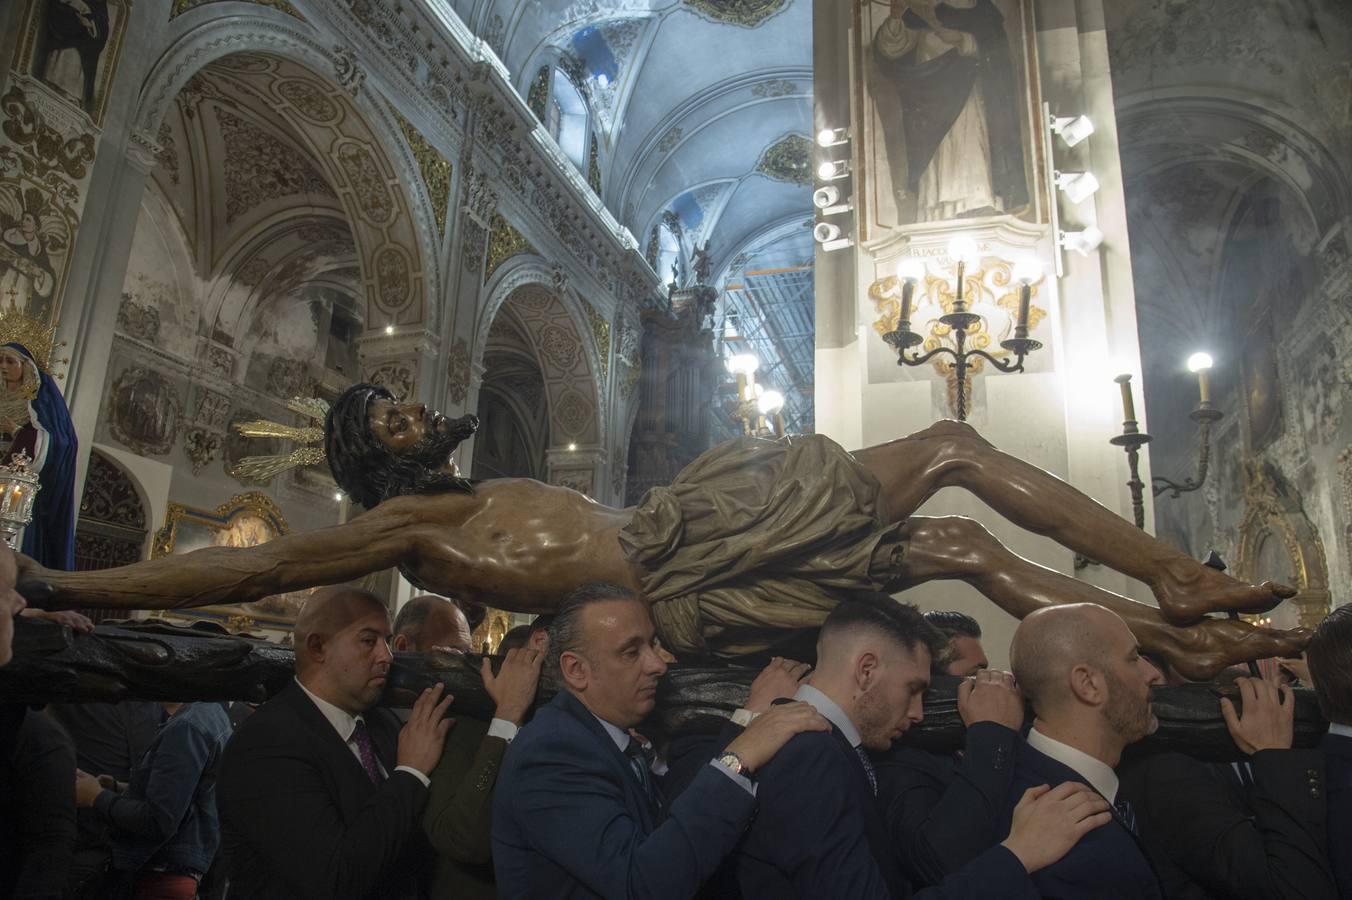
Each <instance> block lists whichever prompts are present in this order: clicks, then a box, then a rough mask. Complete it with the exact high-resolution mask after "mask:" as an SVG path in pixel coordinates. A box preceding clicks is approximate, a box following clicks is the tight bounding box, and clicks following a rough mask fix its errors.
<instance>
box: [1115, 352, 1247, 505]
mask: <svg viewBox="0 0 1352 900" xmlns="http://www.w3.org/2000/svg"><path fill="white" fill-rule="evenodd" d="M1212 365H1213V362H1212V359H1211V357H1210V356H1208V355H1207V354H1205V353H1194V354H1193V355H1192V356H1190V357H1188V369H1189V370H1191V371H1192V372H1195V373H1196V374H1197V392H1198V402H1197V408H1196V409H1194V410H1193V411H1192V412H1191V413H1189V414H1188V418H1190V419H1192V421H1193V422H1195V423H1196V424H1197V429H1198V454H1197V455H1198V459H1197V475H1196V476H1189V477H1188V478H1185V479H1183V481H1182V482H1177V481H1173V480H1171V479H1169V478H1165V477H1164V476H1162V475H1156V476H1154V477H1152V478H1151V479H1150V482H1151V484H1150V492H1151V495H1152V496H1155V497H1158V496H1159V495H1161V494H1163V493H1166V492H1167V493H1168V494H1169V497H1170V498H1178V497H1181V496H1183V495H1184V494H1186V493H1189V492H1191V491H1195V490H1197V489H1198V488H1200V487H1201V486H1202V485H1203V484H1205V483H1206V476H1207V471H1208V469H1209V467H1210V462H1211V426H1213V425H1215V424H1216V423H1217V422H1219V421H1220V420H1221V419H1222V418H1224V417H1225V413H1223V412H1221V411H1220V410H1219V409H1216V407H1215V406H1213V405H1212V403H1211V381H1210V371H1211V367H1212ZM1113 380H1114V381H1116V382H1117V383H1118V385H1119V386H1120V387H1121V389H1122V418H1123V421H1122V433H1121V434H1119V435H1115V436H1113V437H1111V438H1109V443H1111V444H1113V445H1114V446H1117V447H1121V448H1122V449H1123V450H1125V451H1126V453H1127V469H1128V470H1129V471H1130V473H1131V480H1130V481H1128V482H1127V487H1128V488H1129V489H1130V490H1131V511H1132V515H1133V517H1134V518H1135V520H1136V527H1137V528H1144V527H1145V482H1143V481H1141V474H1140V464H1141V460H1140V449H1141V447H1142V446H1144V445H1145V444H1148V443H1150V442H1151V441H1152V440H1154V438H1153V437H1152V436H1151V435H1149V434H1147V433H1146V432H1144V431H1141V430H1140V428H1139V427H1138V425H1137V421H1136V403H1135V400H1134V399H1133V398H1132V394H1131V376H1130V375H1118V376H1117V377H1116V378H1115V379H1113Z"/></svg>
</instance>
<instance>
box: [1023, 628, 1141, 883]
mask: <svg viewBox="0 0 1352 900" xmlns="http://www.w3.org/2000/svg"><path fill="white" fill-rule="evenodd" d="M1010 661H1011V663H1012V665H1013V668H1014V677H1015V678H1017V679H1018V682H1019V687H1020V688H1022V689H1023V692H1024V694H1025V695H1026V696H1027V697H1028V700H1029V701H1030V702H1031V703H1032V705H1033V713H1034V716H1035V718H1034V720H1033V728H1032V730H1031V731H1030V732H1029V733H1028V737H1027V739H1026V740H1025V741H1024V742H1023V743H1022V744H1021V745H1020V747H1019V750H1018V754H1017V761H1016V762H1015V767H1014V783H1013V793H1012V796H1015V797H1017V796H1018V792H1019V791H1022V790H1024V789H1025V788H1027V787H1029V786H1031V785H1036V784H1043V783H1046V782H1048V781H1066V780H1068V779H1069V780H1074V781H1079V782H1081V783H1083V784H1086V785H1089V786H1090V787H1092V788H1093V789H1094V790H1095V791H1097V792H1098V793H1099V794H1101V795H1102V796H1103V798H1104V799H1105V800H1107V801H1108V802H1109V803H1113V804H1115V806H1114V807H1113V821H1112V823H1111V824H1110V825H1108V826H1106V827H1104V828H1099V829H1096V830H1094V831H1091V832H1090V833H1088V834H1087V835H1085V836H1084V838H1083V839H1082V840H1081V841H1080V842H1079V843H1078V844H1076V845H1075V847H1074V849H1072V850H1071V851H1070V852H1069V853H1067V854H1066V855H1065V857H1064V858H1062V859H1061V860H1060V861H1059V862H1057V863H1055V864H1054V865H1051V866H1048V867H1047V868H1045V869H1043V870H1042V871H1041V872H1038V873H1037V874H1036V875H1035V876H1034V877H1033V880H1034V881H1035V882H1036V883H1037V887H1038V890H1039V891H1040V892H1041V893H1042V896H1043V897H1044V898H1051V900H1055V898H1068V900H1069V898H1075V900H1080V898H1084V897H1094V898H1100V900H1110V898H1119V897H1120V898H1123V900H1126V898H1131V900H1142V898H1147V900H1149V898H1159V897H1161V896H1162V893H1161V889H1160V885H1159V880H1158V879H1157V877H1156V875H1155V871H1154V869H1153V868H1152V867H1151V865H1150V862H1149V860H1148V859H1147V858H1146V855H1145V851H1144V850H1143V849H1142V847H1141V843H1140V839H1139V838H1138V836H1137V833H1136V821H1135V813H1134V812H1133V810H1132V808H1131V806H1130V804H1128V803H1127V802H1125V801H1124V800H1122V799H1121V798H1119V797H1118V778H1117V773H1116V771H1115V769H1116V766H1117V764H1118V762H1119V761H1120V760H1121V758H1122V750H1123V748H1125V747H1126V746H1127V745H1128V744H1131V743H1133V742H1135V741H1138V740H1140V739H1141V738H1143V737H1145V736H1146V735H1148V734H1150V733H1151V732H1153V731H1154V730H1155V729H1156V728H1157V727H1158V726H1159V722H1158V720H1156V718H1155V714H1154V712H1153V711H1152V709H1151V703H1150V699H1151V691H1152V689H1153V688H1154V686H1155V685H1158V684H1162V683H1163V682H1164V677H1163V676H1162V675H1161V674H1160V672H1159V670H1158V669H1156V668H1155V667H1154V666H1153V665H1151V663H1150V662H1149V661H1148V660H1146V659H1145V658H1143V657H1142V656H1141V654H1140V648H1139V647H1138V646H1137V643H1136V637H1135V636H1134V635H1133V634H1132V633H1131V630H1130V629H1129V628H1127V624H1126V623H1125V622H1123V621H1122V619H1121V617H1119V616H1118V615H1117V614H1116V613H1113V612H1111V611H1109V610H1107V609H1104V608H1103V607H1101V606H1097V605H1095V604H1093V603H1077V604H1071V605H1067V606H1055V607H1049V608H1045V609H1040V610H1038V611H1037V612H1034V613H1033V614H1031V615H1029V616H1028V617H1027V618H1025V619H1024V620H1023V621H1022V622H1021V623H1019V627H1018V629H1017V630H1016V631H1015V632H1014V642H1013V644H1012V645H1011V647H1010ZM1011 807H1012V804H1011ZM1011 811H1012V810H1011Z"/></svg>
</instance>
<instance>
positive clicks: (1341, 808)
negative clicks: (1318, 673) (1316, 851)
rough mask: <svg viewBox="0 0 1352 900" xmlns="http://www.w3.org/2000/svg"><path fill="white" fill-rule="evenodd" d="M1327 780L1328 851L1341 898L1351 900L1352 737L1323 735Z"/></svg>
mask: <svg viewBox="0 0 1352 900" xmlns="http://www.w3.org/2000/svg"><path fill="white" fill-rule="evenodd" d="M1324 765H1325V768H1326V769H1327V777H1328V817H1329V818H1328V836H1329V839H1328V848H1329V861H1330V862H1331V863H1332V864H1333V876H1334V878H1335V880H1336V881H1337V882H1338V896H1340V897H1342V898H1343V900H1352V737H1347V736H1346V735H1341V734H1327V735H1324Z"/></svg>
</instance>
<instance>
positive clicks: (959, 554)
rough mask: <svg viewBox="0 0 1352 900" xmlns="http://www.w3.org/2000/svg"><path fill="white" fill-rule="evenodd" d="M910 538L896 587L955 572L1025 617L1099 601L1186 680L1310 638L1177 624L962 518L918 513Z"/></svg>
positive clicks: (1209, 623)
mask: <svg viewBox="0 0 1352 900" xmlns="http://www.w3.org/2000/svg"><path fill="white" fill-rule="evenodd" d="M905 537H906V538H907V540H908V544H907V547H906V556H905V559H904V562H903V564H902V570H903V571H902V577H901V580H900V581H899V582H898V583H896V584H894V585H890V587H896V588H904V587H910V586H912V585H915V584H919V583H922V582H925V581H934V580H940V579H949V578H956V579H960V580H962V581H965V582H967V583H968V584H970V585H972V587H974V588H976V589H977V590H979V591H980V592H981V593H983V594H985V595H986V596H987V597H989V598H990V599H991V600H993V601H994V602H995V603H996V605H998V606H999V607H1000V608H1001V609H1003V610H1004V611H1005V612H1007V613H1009V614H1010V615H1012V616H1014V617H1015V618H1019V619H1022V618H1024V617H1025V616H1027V615H1028V614H1029V613H1031V612H1033V611H1035V610H1037V609H1041V608H1042V607H1045V606H1055V605H1058V604H1063V603H1086V602H1087V603H1097V604H1099V605H1100V606H1105V607H1107V608H1108V609H1111V610H1112V611H1113V612H1115V613H1117V614H1118V615H1120V616H1121V617H1122V618H1123V619H1124V620H1125V621H1126V623H1127V625H1128V626H1129V627H1130V628H1131V630H1132V633H1133V634H1135V635H1136V639H1137V640H1139V641H1140V642H1141V646H1142V647H1144V648H1145V649H1146V650H1147V651H1148V652H1151V653H1155V654H1158V655H1160V656H1162V657H1164V658H1165V659H1167V660H1168V661H1169V662H1170V663H1171V664H1172V665H1173V666H1174V668H1176V669H1177V670H1178V671H1179V672H1180V673H1181V674H1182V675H1183V676H1184V677H1186V678H1192V679H1196V680H1207V679H1210V678H1212V677H1214V676H1215V675H1216V674H1217V673H1218V672H1220V671H1221V670H1222V669H1224V668H1225V667H1226V666H1230V665H1235V664H1237V663H1241V662H1247V661H1248V660H1251V659H1262V658H1265V657H1270V656H1289V655H1293V654H1296V653H1299V652H1300V649H1301V648H1302V647H1303V646H1304V645H1305V643H1306V642H1307V641H1308V640H1309V636H1310V635H1309V632H1308V631H1307V630H1305V629H1296V630H1293V631H1278V630H1274V629H1266V628H1255V627H1254V626H1252V625H1249V624H1248V623H1246V622H1240V621H1235V620H1231V619H1203V620H1201V621H1200V622H1197V623H1195V624H1193V625H1189V626H1179V625H1172V624H1170V623H1169V622H1167V621H1165V619H1164V617H1163V616H1161V615H1160V611H1159V610H1158V609H1156V608H1155V607H1153V606H1147V605H1146V604H1144V603H1137V602H1136V601H1135V600H1130V599H1128V598H1126V597H1122V596H1120V595H1118V594H1114V593H1112V592H1110V591H1105V590H1103V589H1101V588H1097V587H1094V586H1093V585H1090V584H1085V583H1084V582H1082V581H1077V580H1076V579H1074V578H1069V577H1067V576H1065V575H1062V574H1061V573H1060V572H1057V571H1054V570H1052V569H1047V568H1043V567H1042V566H1039V565H1037V564H1035V563H1032V562H1029V561H1028V560H1026V559H1024V558H1023V557H1021V556H1019V555H1017V554H1015V553H1013V552H1011V551H1010V550H1009V549H1008V548H1007V547H1005V546H1004V545H1003V544H1001V543H1000V542H999V541H997V540H996V539H995V537H994V536H993V535H992V534H991V533H990V532H989V531H987V530H986V529H985V528H983V527H982V526H981V525H980V524H979V523H977V522H976V521H974V520H972V519H967V518H963V517H961V516H943V517H938V518H931V517H928V516H912V517H911V519H910V521H909V522H908V523H907V525H906V528H905Z"/></svg>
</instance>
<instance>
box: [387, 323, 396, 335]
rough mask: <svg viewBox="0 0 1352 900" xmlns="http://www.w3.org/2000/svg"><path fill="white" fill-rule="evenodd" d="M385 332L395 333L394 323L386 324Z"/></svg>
mask: <svg viewBox="0 0 1352 900" xmlns="http://www.w3.org/2000/svg"><path fill="white" fill-rule="evenodd" d="M385 333H386V334H394V326H393V325H386V326H385Z"/></svg>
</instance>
